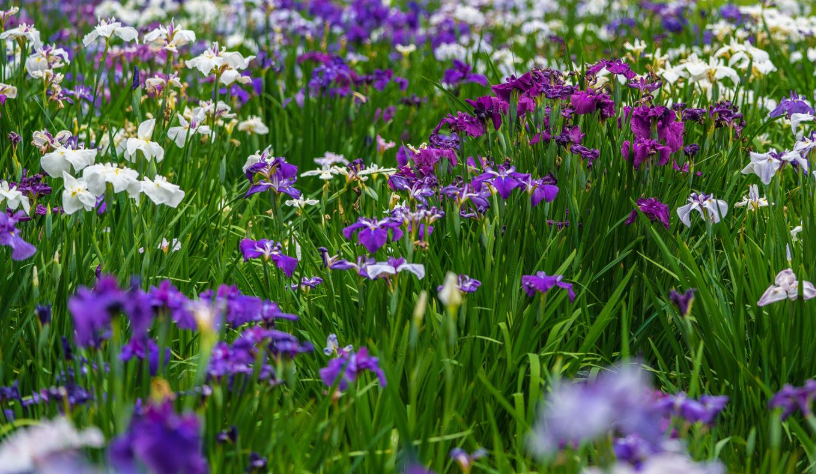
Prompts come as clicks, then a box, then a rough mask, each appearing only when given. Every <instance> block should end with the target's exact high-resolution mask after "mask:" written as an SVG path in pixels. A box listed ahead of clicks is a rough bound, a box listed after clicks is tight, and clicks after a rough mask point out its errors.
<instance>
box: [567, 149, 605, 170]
mask: <svg viewBox="0 0 816 474" xmlns="http://www.w3.org/2000/svg"><path fill="white" fill-rule="evenodd" d="M570 152H572V154H573V155H579V156H580V157H581V158H583V159H585V160H586V162H587V168H592V164H593V163H595V160H597V159H598V158H600V157H601V150H598V149H595V148H587V147H585V146H583V145H573V146H572V147H570Z"/></svg>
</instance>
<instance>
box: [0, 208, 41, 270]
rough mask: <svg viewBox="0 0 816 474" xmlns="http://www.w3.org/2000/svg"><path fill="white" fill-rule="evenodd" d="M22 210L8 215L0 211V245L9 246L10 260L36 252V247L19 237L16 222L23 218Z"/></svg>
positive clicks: (28, 256) (24, 257) (23, 257)
mask: <svg viewBox="0 0 816 474" xmlns="http://www.w3.org/2000/svg"><path fill="white" fill-rule="evenodd" d="M25 217H26V216H25V214H24V213H23V212H16V213H14V214H12V215H8V214H7V213H6V212H0V245H4V246H6V247H10V248H11V259H12V260H18V261H19V260H26V259H28V258H30V257H31V256H32V255H34V254H35V253H37V248H36V247H34V246H33V245H31V244H30V243H28V242H26V241H25V240H23V238H22V237H20V231H19V230H17V227H16V225H17V223H18V222H20V221H22V220H23V219H25Z"/></svg>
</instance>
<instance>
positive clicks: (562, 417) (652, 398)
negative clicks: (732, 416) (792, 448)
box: [530, 365, 728, 465]
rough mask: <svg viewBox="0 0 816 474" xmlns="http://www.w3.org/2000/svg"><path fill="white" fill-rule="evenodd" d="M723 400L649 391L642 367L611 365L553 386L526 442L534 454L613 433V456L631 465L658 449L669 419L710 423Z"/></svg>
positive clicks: (656, 451) (723, 402) (723, 398)
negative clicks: (586, 378) (593, 374)
mask: <svg viewBox="0 0 816 474" xmlns="http://www.w3.org/2000/svg"><path fill="white" fill-rule="evenodd" d="M727 402H728V397H712V396H707V395H704V396H702V397H700V399H699V400H694V399H691V398H688V397H687V396H686V395H685V394H684V393H682V392H681V393H678V394H676V395H664V394H662V393H660V392H655V391H653V390H652V389H651V387H650V386H649V383H648V376H647V373H646V372H645V371H644V370H642V369H640V368H638V367H636V366H634V365H624V366H621V367H614V368H612V369H610V370H609V371H607V372H603V373H601V375H599V376H598V377H597V378H595V379H594V380H592V381H586V382H582V381H576V382H572V383H567V384H561V385H559V386H557V387H556V388H555V389H554V390H553V392H552V393H551V394H550V395H549V397H548V400H547V403H546V404H545V407H544V409H543V410H542V412H541V415H540V418H539V421H538V422H537V424H536V425H535V426H534V427H533V435H532V436H531V439H530V444H531V447H532V449H533V450H534V451H535V452H536V453H537V454H539V455H541V456H549V455H551V454H552V453H554V452H556V451H558V450H559V449H561V448H564V447H569V448H577V447H578V445H579V444H580V443H582V442H585V441H592V440H595V439H598V438H599V437H602V436H607V435H609V434H610V433H616V434H618V435H619V436H620V438H619V439H618V440H617V441H616V442H615V453H616V456H617V457H618V459H620V460H624V461H628V462H631V463H633V464H636V465H637V464H638V463H639V462H640V461H642V460H643V459H645V458H646V457H647V456H650V455H652V454H655V453H658V452H660V451H662V450H663V449H664V445H663V440H664V439H665V438H666V436H665V431H666V429H668V428H670V426H671V423H670V422H671V419H672V418H677V419H682V420H684V421H685V422H688V423H702V424H705V425H711V424H713V422H714V420H715V419H716V417H717V416H718V415H719V414H720V412H722V410H723V409H724V408H725V405H726V403H727ZM667 422H669V423H667Z"/></svg>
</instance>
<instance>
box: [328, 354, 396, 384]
mask: <svg viewBox="0 0 816 474" xmlns="http://www.w3.org/2000/svg"><path fill="white" fill-rule="evenodd" d="M339 354H340V356H339V357H337V358H336V359H332V360H331V361H329V365H328V366H326V367H325V368H323V369H320V379H321V380H323V383H325V384H326V385H327V386H329V387H331V386H332V385H334V383H335V381H337V380H338V379H339V382H337V388H338V389H339V390H346V389H348V386H349V384H350V383H354V382H355V381H356V380H357V378H359V377H360V374H361V373H363V372H365V371H369V372H373V373H374V374H375V375H376V376H377V378H378V379H380V385H382V386H383V387H385V385H386V380H385V373H384V372H383V371H382V369H381V368H380V363H379V360H378V359H377V358H376V357H371V356H369V355H368V349H366V348H365V347H361V348H360V350H358V351H357V353H356V354H355V353H353V352H342V351H341V352H340V353H339Z"/></svg>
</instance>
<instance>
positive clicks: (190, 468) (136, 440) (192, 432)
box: [109, 400, 207, 474]
mask: <svg viewBox="0 0 816 474" xmlns="http://www.w3.org/2000/svg"><path fill="white" fill-rule="evenodd" d="M109 456H110V458H111V463H112V464H113V465H114V466H115V467H117V469H121V470H122V471H124V472H135V469H136V468H137V466H138V465H143V466H145V467H146V468H147V469H148V470H149V471H150V472H154V473H156V474H178V473H182V472H183V473H185V474H204V473H205V472H207V461H206V459H205V458H204V456H203V454H202V443H201V424H200V422H199V420H198V417H197V416H196V415H195V414H193V413H190V414H186V415H182V416H179V415H176V413H175V412H174V411H173V403H172V402H170V401H169V400H168V401H165V402H162V403H160V404H156V405H153V404H151V405H148V406H147V408H146V409H145V411H144V413H143V414H141V415H138V416H136V417H135V418H134V419H133V420H132V421H131V423H130V427H129V428H128V431H127V432H126V433H125V434H124V435H122V436H120V437H119V438H117V439H116V440H114V441H113V443H112V444H111V447H110V452H109ZM132 470H133V471H132Z"/></svg>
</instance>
